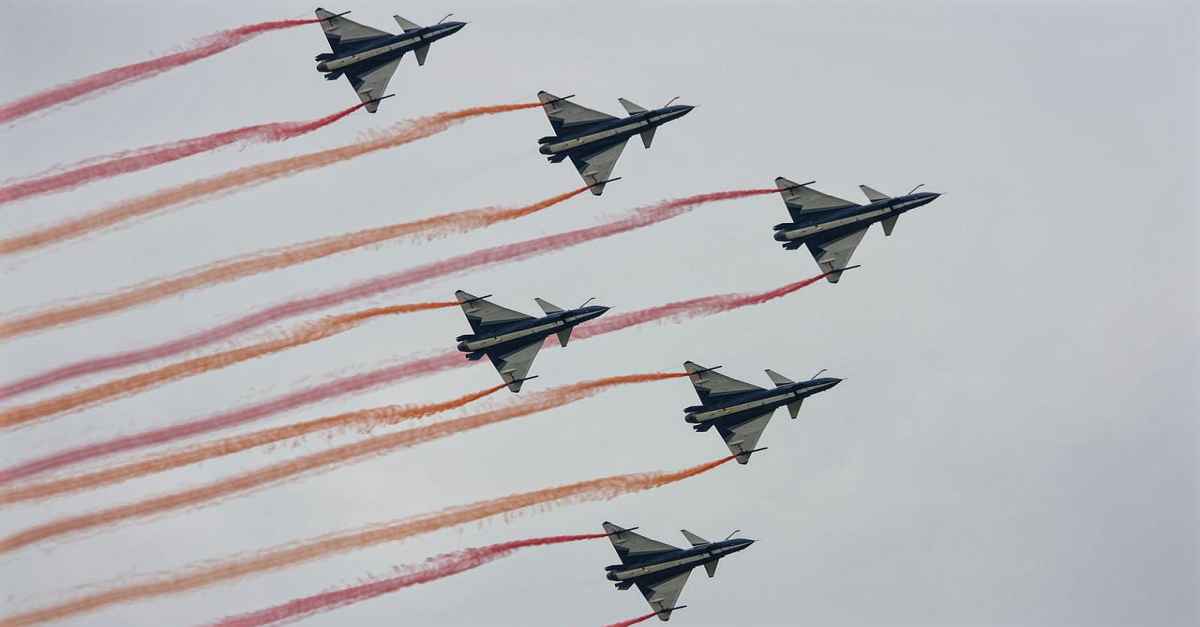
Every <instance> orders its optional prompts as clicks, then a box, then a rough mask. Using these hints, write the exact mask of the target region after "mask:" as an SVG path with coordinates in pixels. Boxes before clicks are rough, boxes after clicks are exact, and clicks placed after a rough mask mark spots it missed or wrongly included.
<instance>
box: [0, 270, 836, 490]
mask: <svg viewBox="0 0 1200 627" xmlns="http://www.w3.org/2000/svg"><path fill="white" fill-rule="evenodd" d="M824 276H825V275H824V274H822V275H818V276H815V277H810V278H807V279H803V280H801V281H796V282H794V283H789V284H787V285H784V286H782V287H778V288H775V289H772V290H768V291H765V292H753V293H737V294H721V295H717V296H706V297H702V298H694V299H691V300H685V301H679V302H677V303H668V304H666V305H661V306H658V307H651V308H649V309H642V310H638V311H633V312H630V313H627V314H623V315H618V316H614V317H613V318H612V319H611V320H606V319H604V318H600V319H599V320H598V321H597V322H591V323H588V324H585V325H580V326H579V327H578V328H577V329H576V330H575V332H574V337H575V338H576V339H577V340H578V339H587V338H589V337H595V336H597V335H602V334H604V333H612V332H614V331H620V330H622V329H626V328H629V327H631V326H635V325H639V324H648V323H651V322H657V321H660V320H684V319H688V318H694V317H696V316H703V315H710V314H715V313H721V312H724V311H729V310H731V309H736V308H738V307H745V306H748V305H757V304H761V303H765V302H767V301H769V300H772V299H775V298H780V297H782V296H786V295H788V294H791V293H792V292H795V291H796V290H799V289H801V288H803V287H806V286H808V285H812V284H813V283H815V282H816V281H818V280H819V279H821V278H822V277H824ZM552 340H553V338H547V340H546V341H547V344H549V343H550V342H551V341H552ZM474 363H479V362H473V361H467V360H466V359H464V358H463V355H462V353H459V352H457V351H447V352H445V353H441V354H437V355H433V356H430V357H425V358H421V359H416V360H413V361H410V362H406V363H402V364H398V365H394V366H388V367H385V368H381V369H378V370H373V371H370V372H365V373H362V374H356V375H351V376H349V377H344V378H341V379H336V380H334V381H330V382H328V383H323V384H319V385H316V386H313V387H310V388H305V389H302V390H298V391H295V392H291V393H289V394H285V395H283V396H279V397H276V398H274V399H271V400H267V401H262V402H259V403H255V404H253V405H249V406H246V407H243V408H240V409H234V410H230V411H227V412H222V413H219V414H216V415H213V416H209V417H207V418H201V419H198V420H193V421H191V422H185V423H181V424H178V425H172V426H168V427H162V428H159V429H153V430H150V431H143V432H141V433H135V434H133V435H128V436H123V437H119V438H115V439H112V440H108V441H105V442H99V443H95V444H85V445H83V446H80V447H76V448H73V449H67V450H65V451H61V452H58V453H51V454H50V455H47V456H44V457H41V458H37V459H34V460H31V461H28V462H23V463H19V464H16V465H14V466H9V467H7V468H4V469H2V470H0V485H4V484H7V483H11V482H13V481H16V480H18V479H23V478H26V477H30V476H33V475H37V474H41V473H43V472H47V471H50V470H55V469H59V468H62V467H65V466H71V465H74V464H78V463H81V462H84V461H87V460H90V459H95V458H99V457H107V456H109V455H115V454H117V453H122V452H126V451H131V450H136V449H140V448H145V447H148V446H154V445H157V444H163V443H166V442H171V441H174V440H178V439H181V438H186V437H191V436H194V435H200V434H203V433H208V432H210V431H215V430H218V429H225V428H229V427H233V426H236V425H242V424H245V423H248V422H252V421H255V420H260V419H262V418H265V417H267V416H271V415H273V414H276V413H278V412H282V411H287V410H291V409H296V408H298V407H302V406H304V405H308V404H311V403H315V402H318V401H322V400H327V399H329V398H333V397H335V396H341V395H344V394H349V393H352V392H361V391H364V390H367V389H370V388H373V387H375V386H379V385H384V384H387V383H396V382H398V381H403V380H406V379H410V378H413V377H419V376H425V375H429V374H433V373H437V372H442V371H445V370H449V369H451V368H457V367H462V366H467V365H471V364H474Z"/></svg>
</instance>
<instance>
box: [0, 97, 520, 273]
mask: <svg viewBox="0 0 1200 627" xmlns="http://www.w3.org/2000/svg"><path fill="white" fill-rule="evenodd" d="M540 106H541V103H538V102H525V103H518V104H504V105H489V106H483V107H471V108H468V109H459V110H457V111H447V112H444V113H437V114H434V115H429V116H425V117H422V118H416V119H413V120H408V121H406V122H401V123H399V124H396V125H394V126H392V127H390V128H389V129H387V130H384V131H377V132H375V133H372V134H371V135H369V136H368V137H367V138H366V139H363V140H362V141H359V142H356V143H353V144H349V145H346V146H339V147H337V148H328V149H326V150H320V151H317V152H310V153H308V154H304V155H299V156H296V157H289V158H286V159H278V160H276V161H268V162H266V163H260V164H257V165H250V166H245V167H242V168H238V169H236V170H232V171H229V172H226V173H225V174H218V175H217V176H213V177H209V178H206V179H201V180H199V181H193V182H191V183H184V184H182V185H176V186H174V187H168V188H167V189H163V190H159V191H157V192H154V193H152V194H148V195H146V196H141V197H139V198H133V199H130V200H125V201H122V202H119V203H117V204H115V205H112V206H110V207H108V208H106V209H101V210H99V211H96V212H93V213H89V214H86V215H84V216H81V217H78V218H69V219H66V220H62V221H60V222H58V223H56V224H52V225H50V226H47V227H44V228H41V229H38V230H35V231H31V232H28V233H25V234H22V235H14V236H12V237H9V238H6V239H0V255H11V254H14V253H18V252H23V251H27V250H32V249H35V248H41V247H43V246H47V245H50V244H54V243H56V242H61V241H64V240H68V239H73V238H76V237H81V236H83V235H86V234H88V233H92V232H94V231H99V230H101V229H104V228H107V227H110V226H113V225H116V224H119V223H121V222H125V221H127V220H131V219H133V218H137V217H141V216H145V215H149V214H151V213H154V212H157V211H161V210H163V209H166V208H168V207H173V206H178V205H182V204H184V203H189V202H194V201H197V200H200V199H202V198H206V197H208V196H212V195H214V194H223V193H227V192H231V191H233V190H239V189H245V188H247V187H251V186H254V185H261V184H263V183H266V182H268V181H273V180H276V179H280V178H284V177H287V176H292V175H294V174H299V173H301V172H307V171H309V170H313V169H316V168H322V167H325V166H328V165H332V164H334V163H340V162H342V161H346V160H348V159H354V158H355V157H361V156H362V155H365V154H370V153H372V152H377V151H380V150H384V149H387V148H394V147H396V146H401V145H404V144H407V143H410V142H414V141H417V140H419V139H424V138H426V137H429V136H431V135H436V134H438V133H441V132H443V131H445V130H447V129H449V128H451V127H452V126H454V125H456V124H459V123H461V122H464V121H466V120H468V119H470V118H474V117H479V116H482V115H494V114H497V113H505V112H507V111H518V110H521V109H531V108H534V107H540Z"/></svg>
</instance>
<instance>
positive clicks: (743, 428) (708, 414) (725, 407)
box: [683, 361, 842, 464]
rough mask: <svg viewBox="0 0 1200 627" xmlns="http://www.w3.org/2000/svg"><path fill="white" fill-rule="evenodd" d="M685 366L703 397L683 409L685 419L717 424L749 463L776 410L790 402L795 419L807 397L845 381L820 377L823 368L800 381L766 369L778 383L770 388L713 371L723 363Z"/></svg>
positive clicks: (695, 424)
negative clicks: (707, 365) (698, 402)
mask: <svg viewBox="0 0 1200 627" xmlns="http://www.w3.org/2000/svg"><path fill="white" fill-rule="evenodd" d="M683 367H684V369H685V370H687V372H688V374H689V375H690V376H689V377H688V378H690V379H691V380H692V385H693V386H695V388H696V394H697V395H698V396H699V397H700V404H699V405H693V406H691V407H688V408H686V409H684V410H683V412H684V414H686V416H684V420H685V421H686V422H689V423H691V424H692V428H693V429H695V430H696V431H701V432H703V431H708V430H709V429H711V428H713V427H716V428H717V433H719V434H721V437H722V438H723V439H724V440H725V444H726V445H727V446H728V447H729V451H730V452H731V453H733V454H734V455H737V461H738V463H739V464H747V463H749V462H750V454H751V453H754V452H756V451H760V450H762V449H756V448H754V445H755V444H758V438H759V437H760V436H761V435H762V432H763V430H764V429H766V428H767V423H768V422H770V421H771V416H772V415H774V414H775V410H776V409H778V408H779V407H782V406H784V405H787V408H788V411H789V412H791V414H792V418H795V417H796V416H797V415H798V414H799V413H800V404H801V403H803V402H804V399H805V398H808V397H809V396H812V395H813V394H816V393H817V392H824V391H825V390H828V389H829V388H832V387H833V386H835V385H837V384H839V383H841V382H842V380H841V379H834V378H832V377H824V378H820V379H818V378H817V376H819V375H820V374H821V372H824V370H822V371H821V372H818V373H817V374H816V375H814V376H813V378H811V379H809V380H808V381H801V382H799V383H797V382H795V381H792V380H791V379H788V378H787V377H785V376H783V375H781V374H779V373H778V372H775V371H774V370H767V376H768V377H770V378H771V381H772V382H773V383H774V384H775V388H774V389H771V390H767V389H764V388H760V387H758V386H757V385H751V384H749V383H746V382H745V381H738V380H737V379H734V378H732V377H727V376H725V375H723V374H717V373H716V372H714V371H715V370H716V369H717V368H720V366H714V367H712V368H705V367H704V366H701V365H699V364H697V363H694V362H691V361H685V362H683Z"/></svg>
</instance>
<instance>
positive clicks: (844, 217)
mask: <svg viewBox="0 0 1200 627" xmlns="http://www.w3.org/2000/svg"><path fill="white" fill-rule="evenodd" d="M814 182H815V181H809V182H808V183H804V184H798V183H793V182H792V181H789V180H787V179H785V178H783V177H782V176H781V177H779V178H777V179H775V186H776V187H778V188H779V192H780V193H781V194H782V195H783V204H784V205H786V206H787V210H788V213H790V214H792V221H791V222H784V223H782V224H776V225H775V240H776V241H779V242H784V245H783V247H784V248H786V249H788V250H796V249H797V248H800V246H801V245H803V244H808V251H809V252H811V253H812V256H813V259H816V260H817V265H819V266H821V269H822V270H824V271H825V272H826V273H827V274H826V276H825V278H826V280H828V281H829V282H830V283H837V282H838V279H840V278H841V277H842V271H843V270H846V269H847V267H846V265H847V264H848V263H850V255H852V254H854V249H855V248H856V247H858V243H859V242H861V241H862V238H863V235H865V234H866V232H867V228H868V227H870V226H871V225H872V224H874V223H876V222H882V223H883V234H884V235H891V234H892V229H893V228H895V227H896V219H897V218H899V217H900V214H902V213H904V212H905V211H909V210H910V209H916V208H917V207H920V206H921V205H925V204H929V203H931V202H933V200H934V199H936V198H937V197H938V196H940V195H941V194H934V193H932V192H917V188H919V187H921V186H920V185H918V186H917V187H914V188H913V189H912V191H910V192H909V193H907V194H905V195H903V196H897V197H895V198H893V197H891V196H888V195H887V194H882V193H880V192H877V191H875V190H873V189H871V188H870V187H867V186H866V185H859V188H860V189H862V191H863V193H864V194H866V196H867V200H869V201H870V202H868V203H867V204H866V205H859V204H856V203H852V202H850V201H849V200H842V199H841V198H837V197H836V196H830V195H829V194H822V193H821V192H818V191H816V190H814V189H810V188H809V187H808V186H809V185H811V184H813V183H814Z"/></svg>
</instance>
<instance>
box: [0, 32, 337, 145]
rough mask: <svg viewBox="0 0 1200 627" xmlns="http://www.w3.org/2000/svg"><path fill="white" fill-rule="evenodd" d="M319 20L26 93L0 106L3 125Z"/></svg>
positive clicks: (217, 39)
mask: <svg viewBox="0 0 1200 627" xmlns="http://www.w3.org/2000/svg"><path fill="white" fill-rule="evenodd" d="M318 21H319V20H315V19H304V20H278V21H274V22H260V23H258V24H248V25H246V26H239V27H238V28H232V29H229V30H223V31H220V32H218V33H215V34H213V35H209V36H207V37H203V38H200V39H198V40H196V41H195V42H193V43H192V44H191V45H190V46H189V47H188V48H187V49H185V50H183V51H180V52H175V53H172V54H167V55H163V56H161V57H157V58H154V59H150V60H149V61H142V62H141V63H133V64H131V65H123V66H121V67H116V68H113V69H111V70H105V71H103V72H97V73H96V74H92V75H90V76H85V77H83V78H80V79H76V80H74V81H71V82H70V83H65V84H63V85H59V86H57V87H51V88H50V89H47V90H45V91H40V92H38V93H36V94H33V95H31V96H26V97H24V98H21V99H20V100H14V101H13V102H10V103H8V104H6V105H0V124H5V123H7V122H11V121H13V120H16V119H17V118H21V117H24V116H27V115H29V114H31V113H34V112H36V111H41V110H43V109H48V108H50V107H53V106H55V105H58V104H64V103H67V102H69V101H71V100H75V99H76V98H79V97H81V96H85V95H87V94H92V93H96V92H100V91H104V90H108V89H112V88H115V87H119V86H121V85H126V84H129V83H132V82H134V81H139V80H142V79H145V78H149V77H151V76H154V75H155V74H158V73H160V72H165V71H167V70H172V69H175V68H177V67H180V66H183V65H187V64H189V63H192V62H193V61H199V60H200V59H205V58H207V57H211V56H213V55H214V54H217V53H219V52H224V51H226V50H228V49H230V48H232V47H234V46H236V45H238V44H241V43H244V42H246V41H248V40H249V39H252V38H253V37H255V36H257V35H260V34H262V33H265V32H268V31H273V30H280V29H283V28H291V27H293V26H301V25H304V24H315V23H317V22H318Z"/></svg>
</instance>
